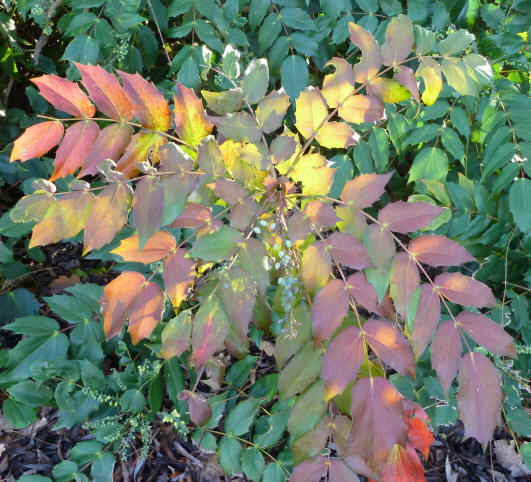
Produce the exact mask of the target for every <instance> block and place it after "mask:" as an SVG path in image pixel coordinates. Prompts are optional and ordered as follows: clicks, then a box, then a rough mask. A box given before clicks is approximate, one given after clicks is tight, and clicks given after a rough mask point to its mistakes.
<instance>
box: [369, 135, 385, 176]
mask: <svg viewBox="0 0 531 482" xmlns="http://www.w3.org/2000/svg"><path fill="white" fill-rule="evenodd" d="M369 146H370V148H371V153H372V157H373V159H374V164H375V165H376V171H377V172H379V173H382V172H385V168H386V167H387V161H388V160H389V137H388V136H387V132H385V129H382V128H381V127H375V128H374V129H373V130H372V132H371V135H370V136H369Z"/></svg>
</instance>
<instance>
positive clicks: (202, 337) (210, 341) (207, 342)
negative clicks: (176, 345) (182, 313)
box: [192, 295, 230, 367]
mask: <svg viewBox="0 0 531 482" xmlns="http://www.w3.org/2000/svg"><path fill="white" fill-rule="evenodd" d="M229 325H230V320H229V317H228V315H227V312H226V311H225V308H224V307H223V305H222V304H221V301H220V299H219V297H218V296H215V295H210V296H209V297H208V298H207V299H206V300H204V301H203V302H202V304H201V306H200V307H199V311H198V312H197V314H196V315H195V319H194V323H193V328H192V350H193V358H194V362H195V365H196V367H200V366H201V365H203V363H205V362H206V361H207V360H208V359H209V358H210V357H211V356H212V355H213V354H214V353H215V352H216V351H218V350H221V349H222V348H223V341H224V340H225V337H226V336H227V333H228V331H229Z"/></svg>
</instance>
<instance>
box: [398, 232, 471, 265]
mask: <svg viewBox="0 0 531 482" xmlns="http://www.w3.org/2000/svg"><path fill="white" fill-rule="evenodd" d="M408 251H409V252H410V253H411V254H412V255H413V256H415V258H417V259H418V260H419V261H420V262H421V263H426V264H429V265H430V266H459V265H460V264H463V263H468V262H469V261H474V258H473V256H472V255H471V254H470V253H469V252H468V251H467V250H466V249H465V248H463V247H462V246H461V245H460V244H458V243H456V242H455V241H452V240H450V239H448V238H447V237H446V236H435V235H433V234H430V235H427V236H419V237H418V238H416V239H414V240H412V241H411V242H410V243H409V246H408Z"/></svg>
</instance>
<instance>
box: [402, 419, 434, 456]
mask: <svg viewBox="0 0 531 482" xmlns="http://www.w3.org/2000/svg"><path fill="white" fill-rule="evenodd" d="M406 423H407V438H408V439H409V440H410V442H411V444H412V445H413V447H415V448H416V449H417V450H418V451H419V452H420V453H421V454H422V455H423V456H424V460H428V457H429V455H430V446H431V444H432V443H433V440H434V438H433V433H432V432H431V430H430V429H429V428H428V425H426V422H425V421H424V420H422V419H420V418H418V417H414V418H412V419H411V420H408V419H406Z"/></svg>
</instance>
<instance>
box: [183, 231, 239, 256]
mask: <svg viewBox="0 0 531 482" xmlns="http://www.w3.org/2000/svg"><path fill="white" fill-rule="evenodd" d="M241 237H242V233H241V232H240V231H238V230H237V229H234V228H229V227H224V228H221V229H220V230H219V231H216V232H215V233H210V234H206V235H205V236H202V237H201V238H199V239H198V240H197V241H196V242H195V243H194V245H193V246H192V249H191V250H190V256H191V257H192V258H194V259H198V258H201V259H202V260H203V261H212V262H220V261H223V260H225V259H228V258H229V257H230V255H231V254H232V253H233V252H234V250H235V249H236V248H237V243H238V241H239V240H240V239H241Z"/></svg>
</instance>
